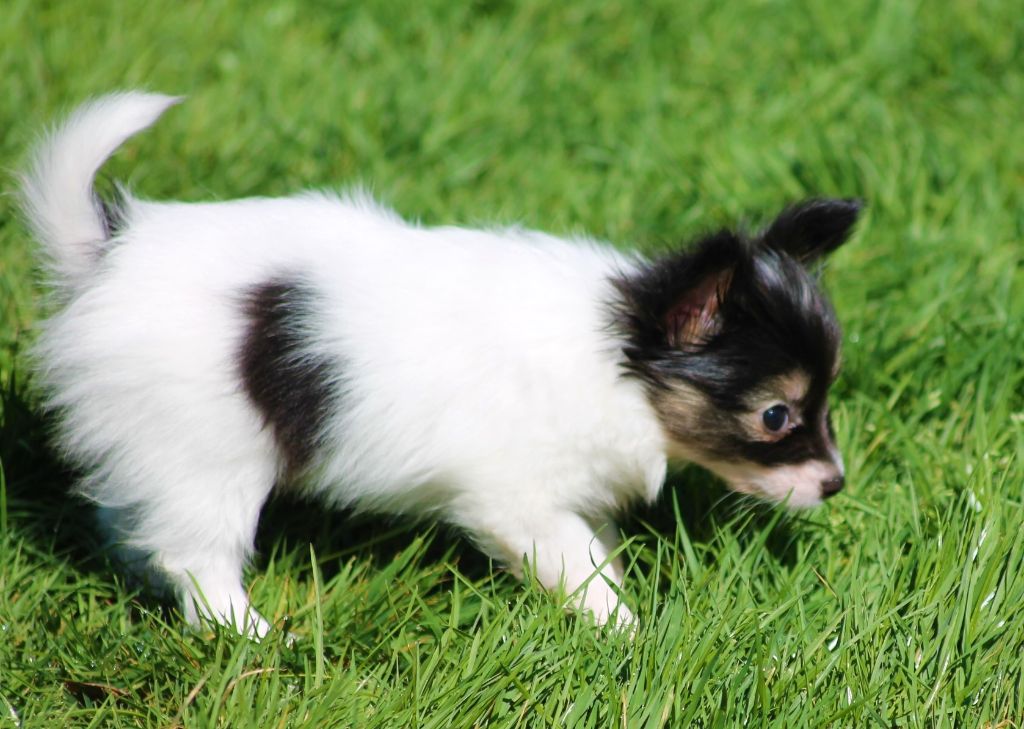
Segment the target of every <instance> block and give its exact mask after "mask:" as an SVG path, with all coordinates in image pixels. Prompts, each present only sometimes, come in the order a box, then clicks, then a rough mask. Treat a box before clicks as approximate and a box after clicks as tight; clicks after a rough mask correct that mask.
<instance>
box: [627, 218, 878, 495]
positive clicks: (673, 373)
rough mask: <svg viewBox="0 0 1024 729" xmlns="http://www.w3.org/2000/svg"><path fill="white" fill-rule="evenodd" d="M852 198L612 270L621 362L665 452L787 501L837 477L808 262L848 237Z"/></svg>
mask: <svg viewBox="0 0 1024 729" xmlns="http://www.w3.org/2000/svg"><path fill="white" fill-rule="evenodd" d="M859 211H860V205H859V203H857V202H854V201H849V200H813V201H809V202H805V203H802V204H800V205H797V206H795V207H792V208H789V209H788V210H785V211H784V212H783V213H782V214H780V215H779V216H778V218H776V219H775V221H774V222H772V223H771V225H769V226H768V227H767V228H766V229H765V230H764V231H763V232H761V233H760V234H758V235H755V236H745V235H743V234H741V233H736V232H721V233H717V234H715V235H712V236H709V237H707V238H705V239H703V240H701V241H699V242H698V243H697V244H696V245H695V246H693V247H691V248H690V249H688V250H686V251H683V252H680V253H676V254H672V255H669V256H666V257H664V258H662V259H660V260H657V261H654V262H652V263H648V264H645V265H643V266H641V267H640V268H639V270H637V271H634V272H633V273H631V274H629V275H627V276H624V277H623V278H621V279H620V280H619V281H618V282H617V286H618V290H619V293H620V296H621V300H620V306H619V308H618V321H619V324H620V326H621V328H622V331H623V334H624V336H625V339H626V345H625V346H624V348H623V349H624V352H625V355H626V367H627V369H628V371H629V372H630V373H631V374H633V375H634V376H636V377H639V378H640V379H641V380H642V381H643V382H644V383H645V384H646V385H647V391H648V395H649V397H650V400H651V403H652V405H653V407H654V409H655V411H656V412H657V414H658V417H659V418H660V420H661V423H662V426H663V428H664V430H665V433H666V434H667V436H668V439H669V441H670V443H671V444H672V446H673V449H674V451H675V454H674V455H677V456H680V457H683V458H686V459H688V460H691V461H694V462H696V463H699V464H701V465H703V466H705V467H707V468H708V469H710V470H711V471H713V472H715V473H717V474H718V475H719V476H721V477H722V478H724V479H725V480H726V481H727V482H728V483H729V485H730V486H731V487H732V488H734V489H735V490H737V491H741V492H744V493H750V494H756V495H759V496H762V497H766V498H768V499H770V500H773V501H781V500H784V499H788V504H789V505H790V506H794V507H805V506H814V505H817V504H819V503H821V501H822V499H825V498H828V497H829V496H832V495H833V494H835V493H837V492H838V491H839V490H840V489H841V488H842V487H843V477H844V474H843V462H842V458H841V456H840V455H839V451H838V450H837V448H836V445H835V440H834V436H833V432H832V426H831V423H830V422H829V410H828V390H829V387H830V386H831V384H832V382H833V381H834V380H835V378H836V376H837V374H838V372H839V362H840V353H839V345H840V331H839V325H838V323H837V322H836V318H835V314H834V312H833V311H832V307H831V306H830V305H829V302H828V300H827V299H826V298H825V296H824V294H823V293H822V292H821V290H820V289H819V287H818V282H817V280H816V277H815V275H814V274H813V273H812V272H811V271H810V270H809V268H808V267H814V265H815V264H816V263H817V262H819V261H820V260H821V259H822V257H823V256H825V255H827V254H828V253H831V252H832V251H833V250H835V249H836V248H838V247H839V246H840V245H841V244H842V243H843V242H844V241H845V240H846V239H847V237H848V236H849V234H850V231H851V229H852V227H853V225H854V223H855V222H856V219H857V215H858V213H859Z"/></svg>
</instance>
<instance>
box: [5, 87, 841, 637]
mask: <svg viewBox="0 0 1024 729" xmlns="http://www.w3.org/2000/svg"><path fill="white" fill-rule="evenodd" d="M176 101H177V99H174V98H171V97H167V96H159V95H153V94H144V93H137V92H131V93H122V94H115V95H111V96H106V97H103V98H100V99H98V100H95V101H93V102H91V103H89V104H86V105H85V106H83V107H81V108H80V109H79V110H78V111H77V112H75V113H74V114H73V115H72V116H71V117H70V119H68V120H67V121H66V122H65V123H64V125H63V126H61V127H59V128H58V129H57V130H56V131H54V132H53V133H52V134H50V135H49V136H48V137H47V138H46V139H45V141H44V142H43V143H42V144H41V145H40V147H39V149H38V150H37V151H36V154H35V157H34V161H33V163H32V165H31V167H30V169H29V171H28V172H27V173H26V174H25V175H24V176H23V178H22V182H23V200H24V208H25V211H26V213H27V216H28V219H29V220H30V221H31V224H32V226H33V228H34V230H35V233H36V235H37V237H38V239H39V241H40V243H41V245H42V249H43V253H44V254H45V256H44V257H45V261H46V263H47V265H48V267H49V272H50V274H51V282H52V285H53V290H54V296H55V299H56V301H57V306H58V308H59V310H58V311H57V313H56V314H54V315H53V316H52V317H51V318H50V319H49V320H48V321H46V322H45V323H44V324H43V325H42V330H41V332H40V335H39V341H38V346H37V349H36V355H37V361H38V363H39V369H38V373H39V376H40V378H41V379H42V381H43V383H44V384H45V386H46V388H47V392H48V393H49V400H48V402H49V405H50V406H51V407H52V408H54V409H56V410H57V411H58V412H59V413H60V418H59V420H60V425H59V442H60V445H61V447H62V449H63V452H64V453H65V454H66V455H67V457H68V458H69V459H70V460H71V461H73V462H74V463H75V464H77V465H78V466H79V467H80V468H81V469H82V470H83V473H84V474H85V476H84V479H83V481H82V482H81V484H80V486H79V489H80V492H81V493H82V494H84V495H85V496H86V497H88V498H89V499H91V500H92V501H94V502H95V503H96V504H98V505H99V507H100V510H101V516H102V522H103V523H104V524H105V525H106V527H107V528H108V529H109V530H110V532H111V534H112V536H113V537H115V538H116V540H117V541H118V542H120V543H121V544H122V545H123V546H124V547H125V548H126V549H128V550H130V551H132V552H133V553H135V554H140V555H143V556H144V557H145V558H146V560H147V563H148V565H149V566H150V567H151V568H152V569H154V570H155V571H156V572H157V573H158V574H159V575H161V576H162V577H163V578H164V579H166V580H167V581H169V583H170V584H171V585H173V586H174V588H175V590H176V591H177V593H178V596H179V597H180V599H181V601H182V605H183V608H184V610H185V613H186V615H187V617H188V618H189V619H190V620H192V621H198V619H199V618H200V617H201V616H205V617H209V618H213V619H215V620H219V621H223V622H226V623H230V624H232V625H234V626H236V627H237V628H238V629H239V630H242V631H244V632H247V633H250V634H254V635H263V634H265V633H266V631H267V630H268V629H269V627H270V626H269V625H268V624H267V622H266V621H265V620H264V619H263V618H262V617H261V616H260V615H259V614H258V613H257V612H256V610H255V609H253V608H251V607H250V605H249V600H248V598H247V596H246V592H245V589H244V588H243V586H242V581H241V579H242V567H243V565H244V563H245V561H246V559H247V558H248V557H249V555H250V553H251V550H252V545H253V535H254V533H255V531H256V523H257V519H258V517H259V513H260V508H261V507H262V505H263V503H264V502H265V501H266V499H267V497H268V496H269V495H270V493H271V492H272V491H273V490H274V489H275V488H280V489H293V490H296V491H298V492H301V493H304V494H306V495H308V496H311V497H319V498H320V499H322V500H323V501H325V502H327V504H329V505H331V506H337V507H356V508H359V509H364V510H369V511H374V512H382V513H386V514H408V515H412V516H415V517H420V518H426V517H431V518H437V519H441V520H444V521H446V522H448V523H450V524H453V525H456V526H458V527H459V528H461V529H462V530H464V531H465V532H466V533H467V534H469V535H470V536H471V537H472V539H473V540H474V541H475V542H476V544H477V545H478V546H479V547H480V548H481V549H482V550H484V551H485V552H487V553H488V554H489V555H491V556H493V557H494V558H496V559H498V560H501V561H502V562H503V563H504V564H506V565H507V566H508V568H509V569H511V570H512V571H514V572H516V573H519V572H520V571H521V570H522V568H523V565H524V559H525V560H526V563H527V564H529V565H530V568H531V571H532V572H533V573H534V574H535V575H536V577H537V578H538V579H539V580H540V582H541V583H543V584H544V585H545V586H546V587H548V588H551V589H564V590H566V591H567V592H568V593H571V594H572V595H573V597H574V600H575V601H576V604H577V605H579V606H580V607H581V608H583V609H584V610H586V611H589V612H591V613H592V614H593V616H594V618H595V619H596V620H597V621H598V622H605V621H608V620H609V619H611V618H613V616H617V619H618V620H619V621H622V622H625V621H628V620H630V614H629V611H628V609H627V608H626V606H625V605H623V604H621V603H620V601H619V597H618V591H617V587H618V586H619V585H620V583H621V580H622V566H621V564H620V561H619V559H618V558H617V556H616V550H617V548H618V544H619V537H618V534H617V532H616V529H615V528H614V525H613V524H612V519H613V518H614V516H615V515H616V514H617V513H619V512H621V511H622V510H623V509H624V508H626V507H627V506H628V505H629V504H630V503H631V502H634V501H637V500H643V501H650V500H652V499H654V498H655V497H656V496H657V494H658V492H659V489H661V487H662V482H663V480H664V478H665V469H666V458H668V457H679V458H683V459H686V460H690V461H694V462H696V463H699V464H701V465H703V466H705V467H707V468H709V469H710V470H712V471H713V472H715V473H717V474H719V475H720V476H722V477H723V478H724V479H725V480H726V481H727V482H728V483H729V484H730V485H731V486H732V487H733V488H735V489H737V490H739V491H743V492H746V493H750V494H757V495H760V496H764V497H767V498H768V499H771V500H776V501H779V500H787V501H788V504H789V505H790V506H812V505H815V504H818V503H819V502H820V501H821V500H822V499H823V498H825V497H828V496H831V495H832V494H834V493H836V492H837V491H839V489H840V488H842V485H843V466H842V461H841V459H840V456H839V453H838V452H837V450H836V446H835V443H834V439H833V434H832V430H831V427H830V424H829V415H828V403H827V393H828V389H829V386H830V384H831V383H832V381H833V380H834V379H835V377H836V374H837V372H838V368H839V340H840V336H839V327H838V325H837V323H836V320H835V316H834V314H833V312H832V309H831V307H830V306H829V304H828V302H827V300H826V299H825V297H824V296H823V295H822V293H821V291H820V290H819V288H818V286H817V283H816V281H815V278H814V276H813V275H812V274H811V273H809V272H808V270H807V268H806V266H807V265H808V264H810V263H813V262H814V261H816V260H818V259H819V258H820V257H821V256H823V255H825V254H827V253H829V252H830V251H832V250H833V249H835V248H836V247H837V246H839V245H840V244H841V243H843V241H844V240H845V239H846V238H847V236H848V235H849V232H850V230H851V227H852V226H853V224H854V222H855V220H856V218H857V214H858V209H859V206H858V204H857V203H855V202H851V201H843V200H815V201H811V202H805V203H803V204H801V205H797V206H796V207H793V208H790V209H788V210H786V211H784V212H783V213H782V214H781V215H779V217H778V218H776V219H775V221H774V222H773V223H771V224H770V225H769V226H768V227H767V228H766V229H765V230H764V231H762V232H760V233H758V234H756V235H745V234H743V233H740V232H720V233H717V234H715V235H711V236H709V237H706V238H704V239H702V240H699V241H697V242H696V243H695V244H694V245H692V246H690V247H689V248H687V249H685V250H682V251H680V252H676V253H671V254H668V255H666V256H663V257H660V258H657V259H655V260H647V259H645V258H642V257H640V256H638V255H631V254H628V253H622V252H620V251H617V250H615V249H613V248H611V247H609V246H607V245H604V244H601V243H597V242H594V241H590V240H582V239H577V240H562V239H559V238H555V237H552V236H549V235H545V234H543V233H537V232H532V231H525V230H521V229H515V228H509V229H495V230H467V229H464V228H455V227H444V228H427V227H423V226H420V225H416V224H411V223H407V222H404V221H403V220H401V219H399V218H398V217H397V216H396V215H394V214H393V213H391V212H390V211H388V210H384V209H382V208H380V207H378V206H377V205H375V204H374V203H373V202H371V201H370V200H368V199H366V198H365V197H362V196H358V195H356V196H340V197H339V196H334V195H328V194H321V193H307V194H303V195H299V196H296V197H289V198H284V199H258V198H257V199H247V200H237V201H232V202H218V203H197V204H185V203H175V202H171V203H156V202H149V201H143V200H139V199H136V198H133V197H131V196H130V195H128V194H127V193H125V194H123V195H122V198H121V199H120V200H119V201H118V202H117V203H116V205H105V204H103V203H101V202H100V201H98V199H97V198H95V196H94V195H93V193H92V181H93V177H94V175H95V173H96V171H97V170H98V168H99V167H100V165H101V164H102V163H103V162H104V160H106V159H107V157H108V156H110V154H112V153H113V152H114V150H115V149H117V147H118V146H119V145H121V144H122V143H123V142H124V141H125V139H127V138H128V137H130V136H131V135H133V134H135V133H136V132H138V131H140V130H142V129H144V128H146V127H147V126H149V125H150V124H152V123H153V122H154V121H155V120H156V119H157V118H158V117H159V116H160V115H161V114H162V113H163V112H164V111H165V110H166V109H167V108H168V107H169V106H171V105H172V104H174V103H175V102H176ZM340 528H343V527H340Z"/></svg>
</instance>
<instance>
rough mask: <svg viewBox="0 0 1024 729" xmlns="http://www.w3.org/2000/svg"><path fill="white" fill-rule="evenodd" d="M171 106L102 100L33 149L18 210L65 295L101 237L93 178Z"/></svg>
mask: <svg viewBox="0 0 1024 729" xmlns="http://www.w3.org/2000/svg"><path fill="white" fill-rule="evenodd" d="M179 101H181V98H180V97H175V96H163V95H161V94H146V93H142V92H138V91H128V92H124V93H118V94H110V95H109V96H102V97H100V98H98V99H94V100H92V101H90V102H87V103H86V104H83V105H82V106H81V107H79V108H78V109H77V110H76V111H75V112H74V113H73V114H72V115H71V116H70V117H69V118H68V120H67V121H65V122H64V123H63V124H62V125H60V126H58V127H56V128H55V129H54V130H53V131H52V132H51V133H50V134H49V135H48V136H47V137H46V138H45V139H44V140H43V141H42V143H41V144H40V145H39V146H38V147H37V149H36V150H35V154H34V155H33V156H32V161H31V164H30V166H29V168H28V171H27V172H26V173H25V174H23V175H22V178H21V189H22V205H23V208H24V211H25V215H26V217H27V218H28V221H29V223H30V224H31V226H32V228H33V230H34V231H35V234H36V236H37V237H38V239H39V241H40V243H41V244H42V247H43V252H44V255H45V257H46V263H47V264H48V266H49V269H50V272H51V274H52V277H53V283H54V284H55V285H56V286H58V287H61V288H72V289H73V288H77V285H78V284H80V283H81V282H83V281H85V280H86V279H87V278H88V276H89V274H90V273H91V272H92V270H93V268H94V267H95V266H96V264H97V262H98V260H99V258H100V254H101V252H102V250H103V248H104V242H105V241H106V240H107V238H108V237H109V232H108V230H107V224H106V219H105V215H104V212H103V206H102V204H101V203H100V201H99V200H98V199H97V198H96V196H95V194H94V193H93V189H92V184H93V178H94V177H95V176H96V171H97V170H98V169H99V168H100V166H101V165H102V164H103V163H104V162H105V161H106V160H107V158H108V157H110V155H111V154H113V153H114V151H115V150H116V149H117V148H118V147H120V146H121V144H123V143H124V141H125V140H126V139H128V138H129V137H131V136H132V135H134V134H136V133H138V132H140V131H142V130H143V129H145V128H146V127H148V126H149V125H150V124H152V123H153V122H155V121H156V120H157V119H158V118H159V117H160V115H161V114H162V113H163V112H164V111H165V110H166V109H167V108H168V107H169V106H172V105H173V104H176V103H178V102H179Z"/></svg>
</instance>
